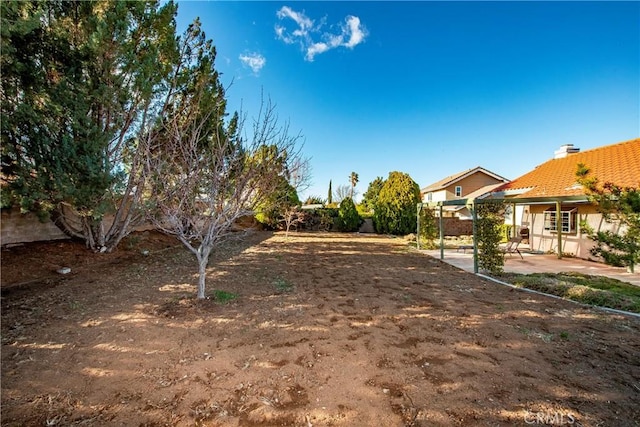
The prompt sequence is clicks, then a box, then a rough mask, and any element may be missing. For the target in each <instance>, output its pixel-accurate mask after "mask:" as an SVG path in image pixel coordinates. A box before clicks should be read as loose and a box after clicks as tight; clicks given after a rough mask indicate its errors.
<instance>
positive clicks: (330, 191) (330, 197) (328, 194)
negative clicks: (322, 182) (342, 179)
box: [327, 180, 333, 205]
mask: <svg viewBox="0 0 640 427" xmlns="http://www.w3.org/2000/svg"><path fill="white" fill-rule="evenodd" d="M332 203H333V190H332V189H331V180H329V193H327V204H329V205H330V204H332Z"/></svg>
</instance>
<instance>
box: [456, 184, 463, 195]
mask: <svg viewBox="0 0 640 427" xmlns="http://www.w3.org/2000/svg"><path fill="white" fill-rule="evenodd" d="M456 197H462V186H460V185H456Z"/></svg>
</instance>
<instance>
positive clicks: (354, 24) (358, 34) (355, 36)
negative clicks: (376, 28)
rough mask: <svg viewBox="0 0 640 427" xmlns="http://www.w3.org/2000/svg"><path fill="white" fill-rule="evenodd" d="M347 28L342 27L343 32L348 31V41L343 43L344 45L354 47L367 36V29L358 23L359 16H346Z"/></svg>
mask: <svg viewBox="0 0 640 427" xmlns="http://www.w3.org/2000/svg"><path fill="white" fill-rule="evenodd" d="M346 20H347V28H346V29H344V30H343V31H345V33H349V34H350V36H349V41H348V42H347V43H345V46H346V47H349V48H354V47H355V46H357V45H359V44H360V43H362V42H364V39H365V38H366V37H367V32H366V31H367V30H366V29H365V28H364V27H363V26H362V25H360V18H358V17H357V16H347V19H346Z"/></svg>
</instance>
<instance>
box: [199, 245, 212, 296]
mask: <svg viewBox="0 0 640 427" xmlns="http://www.w3.org/2000/svg"><path fill="white" fill-rule="evenodd" d="M209 253H210V251H205V252H201V251H200V250H198V252H197V253H196V258H198V299H205V298H206V296H205V292H204V291H205V281H206V279H207V264H208V263H209Z"/></svg>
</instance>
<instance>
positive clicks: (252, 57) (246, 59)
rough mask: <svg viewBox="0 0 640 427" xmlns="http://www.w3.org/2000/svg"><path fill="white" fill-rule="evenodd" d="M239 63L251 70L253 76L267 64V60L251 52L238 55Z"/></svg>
mask: <svg viewBox="0 0 640 427" xmlns="http://www.w3.org/2000/svg"><path fill="white" fill-rule="evenodd" d="M240 61H241V62H242V63H243V64H244V65H245V66H247V67H249V68H251V70H252V71H253V73H254V74H258V73H259V72H260V70H262V67H264V66H265V65H266V64H267V59H266V58H265V57H264V56H262V55H260V54H259V53H257V52H251V53H246V54H242V55H240Z"/></svg>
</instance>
